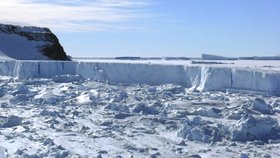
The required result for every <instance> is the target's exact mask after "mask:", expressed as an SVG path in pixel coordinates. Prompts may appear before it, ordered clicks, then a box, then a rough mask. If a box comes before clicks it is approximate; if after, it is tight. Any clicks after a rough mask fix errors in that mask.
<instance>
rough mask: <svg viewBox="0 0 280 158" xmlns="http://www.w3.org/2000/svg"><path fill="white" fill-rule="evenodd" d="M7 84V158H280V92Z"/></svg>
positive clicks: (0, 102)
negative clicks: (277, 93) (276, 94)
mask: <svg viewBox="0 0 280 158" xmlns="http://www.w3.org/2000/svg"><path fill="white" fill-rule="evenodd" d="M69 78H71V77H70V76H69ZM0 85H1V88H0V106H1V107H0V142H1V143H0V157H1V158H2V157H26V158H34V157H57V158H64V157H75V158H76V157H82V158H83V157H85V158H86V157H99V158H100V157H116V158H121V157H124V158H126V157H135V158H138V157H151V158H156V157H163V158H165V157H166V158H170V157H197V158H199V157H202V158H206V157H237V158H239V157H265V158H268V157H273V158H274V157H280V153H279V151H280V135H279V134H280V128H279V121H280V98H279V97H277V96H275V95H269V94H263V93H262V94H256V93H247V91H245V92H242V91H237V92H236V91H226V92H220V91H210V92H203V91H202V92H201V91H192V90H190V89H188V88H186V87H185V86H183V85H178V84H159V85H153V86H152V85H147V84H133V83H126V84H124V83H123V84H121V83H115V84H112V83H109V82H96V81H91V80H81V79H80V78H77V77H73V76H72V78H71V79H68V80H66V79H65V76H56V77H55V78H52V79H40V78H37V79H36V78H35V79H16V78H14V77H4V76H2V77H1V78H0Z"/></svg>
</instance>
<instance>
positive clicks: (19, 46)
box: [0, 32, 48, 60]
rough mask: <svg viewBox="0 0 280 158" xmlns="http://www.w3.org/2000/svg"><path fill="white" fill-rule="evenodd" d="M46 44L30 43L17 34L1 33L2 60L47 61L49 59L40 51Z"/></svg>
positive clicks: (0, 54)
mask: <svg viewBox="0 0 280 158" xmlns="http://www.w3.org/2000/svg"><path fill="white" fill-rule="evenodd" d="M45 44H46V43H45V42H42V41H41V42H40V41H29V40H28V39H27V38H25V37H22V36H19V35H16V34H5V33H1V32H0V59H5V60H13V59H18V60H47V59H48V57H46V56H44V55H42V53H41V52H40V51H39V48H40V47H42V46H44V45H45Z"/></svg>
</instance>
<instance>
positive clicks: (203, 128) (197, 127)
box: [177, 120, 226, 143]
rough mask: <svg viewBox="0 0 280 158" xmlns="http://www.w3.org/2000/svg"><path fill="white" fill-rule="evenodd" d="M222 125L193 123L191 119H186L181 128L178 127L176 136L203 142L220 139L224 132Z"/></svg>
mask: <svg viewBox="0 0 280 158" xmlns="http://www.w3.org/2000/svg"><path fill="white" fill-rule="evenodd" d="M225 129H226V128H225V127H223V125H220V124H215V125H212V126H210V125H208V124H205V125H201V124H199V123H196V124H193V121H189V120H188V121H186V122H185V123H184V124H183V126H182V128H181V129H179V131H178V133H177V136H178V137H181V138H183V139H188V140H190V141H200V142H204V143H211V142H219V141H222V137H223V135H224V133H225V132H226V130H225Z"/></svg>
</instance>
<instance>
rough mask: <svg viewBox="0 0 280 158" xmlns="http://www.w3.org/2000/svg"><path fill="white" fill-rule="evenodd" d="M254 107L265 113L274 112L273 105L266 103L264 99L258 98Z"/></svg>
mask: <svg viewBox="0 0 280 158" xmlns="http://www.w3.org/2000/svg"><path fill="white" fill-rule="evenodd" d="M252 109H253V110H256V111H259V112H261V113H263V114H273V109H272V106H271V105H268V104H266V103H265V101H264V100H262V99H260V98H256V99H255V100H254V102H253V104H252Z"/></svg>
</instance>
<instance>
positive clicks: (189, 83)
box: [0, 61, 280, 96]
mask: <svg viewBox="0 0 280 158" xmlns="http://www.w3.org/2000/svg"><path fill="white" fill-rule="evenodd" d="M0 75H6V76H14V77H18V78H22V79H30V78H54V77H55V76H62V75H70V76H69V77H71V75H72V76H73V78H74V80H77V75H78V76H80V77H81V78H83V79H90V80H97V81H108V82H112V83H138V84H149V85H159V84H165V83H172V84H178V85H183V86H185V87H187V88H190V90H199V91H227V90H245V91H258V92H263V93H269V94H272V95H277V96H279V95H280V72H279V71H272V70H261V69H254V68H237V67H218V66H208V65H207V66H205V65H196V66H191V65H161V64H139V63H138V64H136V63H106V62H61V61H50V62H47V61H0Z"/></svg>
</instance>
